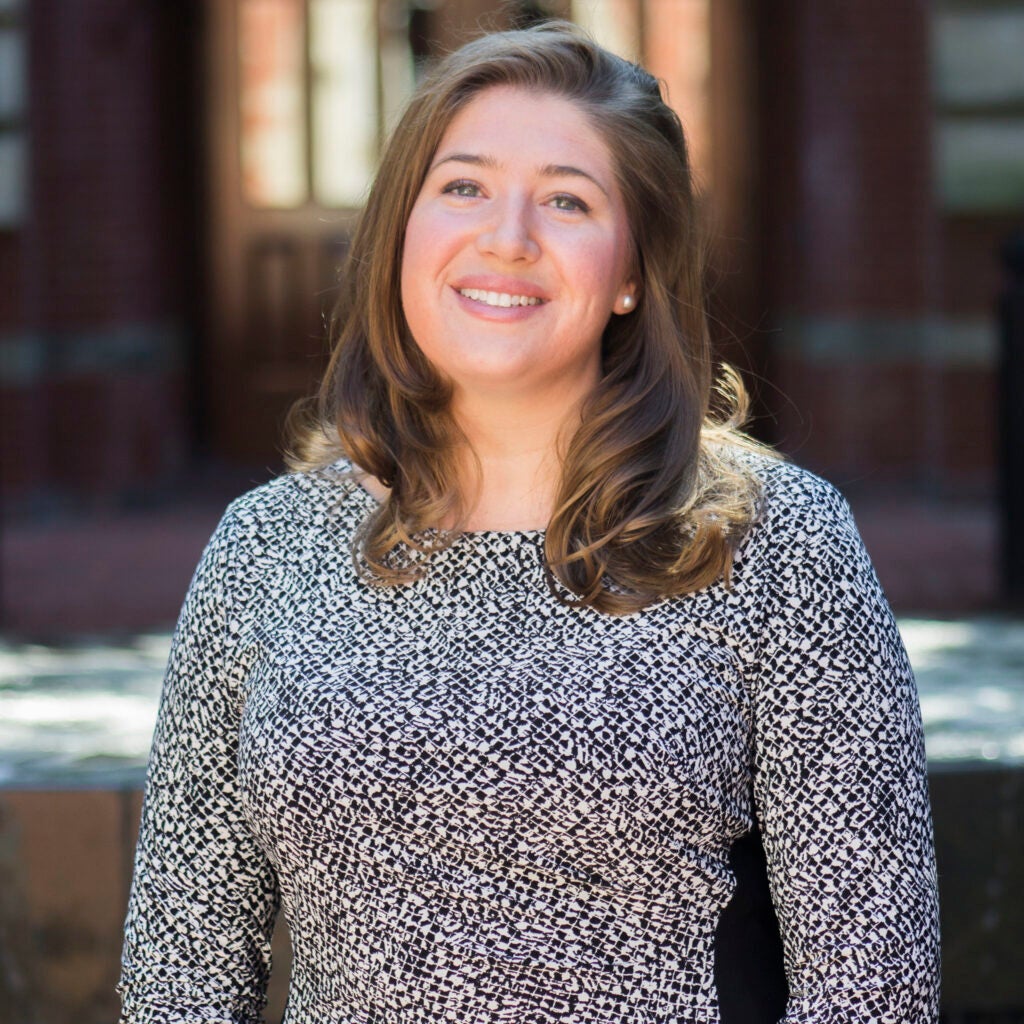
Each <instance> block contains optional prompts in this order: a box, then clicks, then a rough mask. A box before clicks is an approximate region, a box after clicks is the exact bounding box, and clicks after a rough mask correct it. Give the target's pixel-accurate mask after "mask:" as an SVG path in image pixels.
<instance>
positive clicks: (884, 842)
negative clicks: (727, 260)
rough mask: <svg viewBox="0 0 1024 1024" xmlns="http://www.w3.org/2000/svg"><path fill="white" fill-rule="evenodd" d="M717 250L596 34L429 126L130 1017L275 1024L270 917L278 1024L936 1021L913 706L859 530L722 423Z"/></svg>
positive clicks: (250, 538)
mask: <svg viewBox="0 0 1024 1024" xmlns="http://www.w3.org/2000/svg"><path fill="white" fill-rule="evenodd" d="M694 225H695V214H694V200H693V196H692V190H691V183H690V175H689V170H688V166H687V158H686V149H685V144H684V140H683V135H682V132H681V129H680V126H679V122H678V120H677V118H676V117H675V115H674V114H673V113H672V112H671V110H670V109H669V108H668V107H667V106H666V105H665V104H664V103H663V102H662V100H661V97H660V95H659V92H658V86H657V83H656V82H655V81H654V80H653V79H652V78H651V77H650V76H649V75H648V74H647V73H646V72H644V71H642V70H641V69H639V68H637V67H635V66H633V65H630V64H628V63H626V62H625V61H622V60H620V59H618V58H616V57H614V56H612V55H610V54H608V53H607V52H605V51H603V50H602V49H600V48H599V47H597V46H595V45H594V44H593V43H591V42H590V41H588V40H587V39H586V38H585V37H584V36H582V35H581V34H579V33H578V32H577V31H576V30H575V29H573V28H572V27H571V26H567V25H561V24H552V25H546V26H543V27H541V28H537V29H532V30H529V31H524V32H512V33H504V34H497V35H492V36H488V37H485V38H483V39H481V40H478V41H476V42H474V43H471V44H469V45H468V46H466V47H464V48H463V49H462V50H460V51H458V52H457V53H455V54H454V55H452V56H451V57H449V58H448V59H447V60H446V61H445V62H443V63H442V64H441V65H440V67H439V68H438V69H437V70H436V71H435V72H434V73H433V74H432V75H431V77H430V78H429V79H428V80H427V81H426V82H425V83H424V84H423V86H422V87H421V88H420V89H419V91H418V93H417V95H416V97H415V98H414V99H413V101H412V103H411V105H410V107H409V108H408V110H407V112H406V114H405V115H404V117H403V119H402V121H401V123H400V124H399V126H398V128H397V129H396V132H395V135H394V137H393V139H392V140H391V142H390V144H389V147H388V149H387V152H386V154H385V156H384V159H383V162H382V166H381V169H380V173H379V175H378V178H377V181H376V184H375V187H374V190H373V192H372V194H371V196H370V198H369V201H368V204H367V207H366V210H365V213H364V215H363V218H362V221H361V225H360V228H359V230H358V232H357V235H356V237H355V239H354V241H353V247H352V254H351V258H350V260H349V264H348V267H347V270H346V272H345V274H344V278H343V281H342V291H341V297H340V301H339V305H338V311H337V316H336V321H335V325H334V326H335V331H336V337H335V349H334V356H333V359H332V362H331V364H330V367H329V370H328V373H327V375H326V377H325V381H324V384H323V387H322V390H321V394H320V396H319V401H318V402H317V403H316V405H315V406H313V408H312V409H311V410H306V412H305V414H304V416H303V417H300V418H299V420H298V421H297V426H296V427H295V428H294V429H295V437H296V445H295V454H294V455H293V467H292V468H293V472H292V473H290V474H288V475H286V476H284V477H281V478H280V479H278V480H275V481H273V482H272V483H270V484H268V485H266V486H264V487H261V488H258V489H257V490H255V491H253V492H252V493H250V494H248V495H246V496H244V497H243V498H241V499H239V500H238V501H236V502H235V503H234V504H233V505H232V506H231V508H230V509H229V510H228V512H227V514H226V515H225V518H224V520H223V521H222V523H221V525H220V526H219V528H218V529H217V531H216V533H215V535H214V537H213V539H212V540H211V542H210V545H209V546H208V548H207V550H206V552H205V554H204V556H203V560H202V562H201V564H200V566H199V568H198V570H197V573H196V576H195V579H194V580H193V583H192V587H191V589H190V592H189V595H188V597H187V599H186V603H185V607H184V610H183V612H182V618H181V621H180V623H179V627H178V631H177V633H176V636H175V642H174V646H173V650H172V654H171V660H170V664H169V668H168V674H167V679H166V682H165V689H164V694H163V698H162V703H161V708H160V715H159V721H158V725H157V731H156V735H155V739H154V746H153V752H152V757H151V763H150V770H149V778H148V782H147V791H146V800H145V807H144V811H143V820H142V828H141V834H140V839H139V848H138V853H137V861H136V873H135V880H134V884H133V890H132V899H131V906H130V910H129V917H128V923H127V932H126V943H125V952H124V969H123V975H122V979H121V986H120V990H121V993H122V997H123V1003H124V1019H125V1020H127V1021H158V1020H159V1021H179V1020H182V1021H183V1020H233V1021H255V1020H258V1019H259V1015H260V1011H261V1009H262V1006H263V1000H264V996H263V991H264V986H265V982H266V978H267V974H268V971H269V935H270V931H271V928H272V924H273V920H274V916H275V913H276V911H277V907H278V903H279V901H280V902H281V903H282V904H283V907H284V910H285V913H286V915H287V918H288V923H289V927H290V932H291V937H292V943H293V949H294V964H293V973H292V978H291V987H290V994H289V1004H288V1014H287V1020H288V1021H289V1022H290V1024H320V1022H328V1021H330V1022H332V1024H369V1022H371V1021H373V1022H387V1024H392V1022H409V1024H412V1022H436V1021H453V1022H458V1024H485V1022H486V1024H495V1022H505V1021H515V1022H517V1024H525V1022H554V1021H568V1022H577V1024H627V1022H629V1024H669V1022H671V1024H690V1022H694V1024H695V1022H702V1024H708V1022H713V1021H724V1022H727V1024H735V1022H737V1021H744V1022H747V1021H769V1020H771V1021H776V1020H778V1019H779V1018H780V1017H784V1020H785V1021H786V1022H787V1024H797V1022H801V1024H838V1022H840V1021H842V1022H847V1021H850V1022H852V1021H858V1022H861V1021H865V1022H866V1021H872V1022H876V1021H879V1022H880V1021H892V1022H911V1021H913V1022H915V1024H919V1022H927V1021H934V1020H936V1019H937V1007H936V1003H937V995H936V992H937V962H938V951H937V921H936V897H935V876H934V865H933V854H932V848H931V829H930V819H929V809H928V799H927V789H926V777H925V762H924V753H923V746H922V740H921V728H920V718H919V711H918V706H917V699H916V695H915V690H914V683H913V678H912V676H911V673H910V669H909V666H908V664H907V661H906V657H905V654H904V652H903V648H902V645H901V643H900V640H899V636H898V634H897V632H896V628H895V626H894V624H893V620H892V617H891V614H890V612H889V610H888V607H887V605H886V603H885V599H884V597H883V596H882V594H881V592H880V590H879V587H878V583H877V581H876V579H875V576H874V574H873V571H872V569H871V566H870V563H869V562H868V559H867V556H866V555H865V553H864V550H863V547H862V545H861V543H860V540H859V538H858V536H857V533H856V530H855V528H854V526H853V524H852V521H851V519H850V516H849V510H848V508H847V507H846V505H845V503H844V502H843V500H842V499H841V498H840V497H839V496H838V495H837V494H836V492H835V491H834V490H833V489H832V488H831V487H829V486H828V485H827V484H825V483H824V482H822V481H821V480H819V479H817V478H816V477H813V476H811V475H810V474H808V473H805V472H802V471H800V470H799V469H796V468H794V467H793V466H791V465H788V464H787V463H785V462H783V461H781V460H778V459H774V458H771V457H769V456H768V455H766V454H765V453H763V452H761V451H759V450H758V449H757V447H756V446H755V445H753V444H752V443H750V442H749V441H746V440H744V438H743V437H742V435H740V434H739V433H738V431H737V430H736V423H737V422H738V417H739V416H740V415H741V412H742V409H741V406H742V402H741V399H740V395H741V388H740V385H739V383H738V381H737V380H736V379H735V378H734V377H727V378H726V379H725V382H724V384H723V385H721V386H720V388H719V398H720V400H721V402H720V404H724V405H725V406H726V407H727V415H726V417H725V418H724V419H713V418H711V417H710V416H709V411H708V410H709V403H710V401H711V395H712V390H713V389H712V377H711V361H710V356H709V351H708V342H707V331H706V326H705V322H704V315H703V302H702V295H701V260H700V246H699V242H698V238H697V232H696V229H695V226H694ZM730 417H731V418H730ZM353 556H354V557H353ZM759 831H760V833H762V834H763V848H764V851H765V854H766V863H767V873H768V883H769V885H770V890H771V895H772V901H773V903H774V908H775V911H776V912H777V915H778V931H777V932H776V931H774V927H775V926H774V922H773V921H772V922H771V928H770V929H769V930H768V932H766V931H765V930H764V915H763V914H761V913H760V911H759V907H758V903H757V893H756V881H757V869H758V851H759V849H760V846H759V843H758V840H757V837H758V833H759ZM761 870H762V872H763V867H762V868H761ZM751 886H753V887H752V888H751ZM748 890H749V891H748ZM769 909H770V908H769ZM779 933H781V938H782V942H783V946H784V951H785V969H786V981H787V982H788V998H787V995H786V990H785V987H782V988H781V989H780V988H779V987H778V986H776V985H775V984H774V982H773V978H772V963H771V961H772V958H773V955H774V954H775V950H774V948H773V945H772V943H773V941H774V942H775V943H777V941H778V934H779ZM766 935H767V938H765V936H766Z"/></svg>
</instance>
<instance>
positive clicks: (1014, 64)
mask: <svg viewBox="0 0 1024 1024" xmlns="http://www.w3.org/2000/svg"><path fill="white" fill-rule="evenodd" d="M934 40H935V62H934V71H935V88H936V94H937V95H938V97H939V101H940V103H942V104H944V105H946V106H954V105H956V106H959V105H971V104H998V103H1019V102H1021V101H1022V100H1024V10H1012V9H1010V10H991V11H959V12H956V13H944V14H940V15H938V17H936V19H935V35H934Z"/></svg>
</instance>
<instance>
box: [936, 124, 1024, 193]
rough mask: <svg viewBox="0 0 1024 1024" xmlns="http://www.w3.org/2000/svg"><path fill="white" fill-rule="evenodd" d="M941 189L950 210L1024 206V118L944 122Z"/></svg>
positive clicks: (940, 134)
mask: <svg viewBox="0 0 1024 1024" xmlns="http://www.w3.org/2000/svg"><path fill="white" fill-rule="evenodd" d="M938 158H939V188H940V192H941V196H942V203H943V206H944V207H945V208H946V209H948V210H992V211H997V210H1007V211H1012V210H1018V209H1020V207H1021V205H1022V204H1024V118H1020V119H1018V118H980V117H979V118H972V119H971V120H969V121H959V120H949V121H940V123H939V130H938Z"/></svg>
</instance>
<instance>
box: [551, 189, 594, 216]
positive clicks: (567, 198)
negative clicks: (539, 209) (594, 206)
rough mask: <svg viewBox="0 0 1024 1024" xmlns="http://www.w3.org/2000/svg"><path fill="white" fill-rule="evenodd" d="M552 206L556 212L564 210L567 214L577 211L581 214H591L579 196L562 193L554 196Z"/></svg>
mask: <svg viewBox="0 0 1024 1024" xmlns="http://www.w3.org/2000/svg"><path fill="white" fill-rule="evenodd" d="M551 205H552V206H553V207H554V208H555V209H556V210H564V211H565V212H566V213H574V212H576V211H579V212H580V213H589V212H590V207H589V206H587V204H586V203H585V202H583V200H582V199H580V198H579V196H573V195H569V193H568V192H560V193H559V194H558V195H557V196H553V197H552V199H551Z"/></svg>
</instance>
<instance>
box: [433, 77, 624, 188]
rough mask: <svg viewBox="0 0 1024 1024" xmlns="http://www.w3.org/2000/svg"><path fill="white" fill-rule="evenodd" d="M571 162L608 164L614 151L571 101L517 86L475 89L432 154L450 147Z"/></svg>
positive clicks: (586, 114)
mask: <svg viewBox="0 0 1024 1024" xmlns="http://www.w3.org/2000/svg"><path fill="white" fill-rule="evenodd" d="M453 151H454V152H465V153H472V154H474V155H482V156H498V155H507V156H509V157H512V158H521V159H529V158H531V157H534V156H538V155H539V156H541V157H542V158H543V159H544V160H545V161H548V160H556V161H557V162H570V161H569V160H568V157H570V156H575V158H576V159H575V160H574V161H571V162H577V161H578V160H579V158H580V157H581V156H582V157H585V158H587V159H589V160H591V161H594V162H596V163H598V164H600V165H602V166H603V167H604V168H607V169H609V170H610V169H611V167H612V166H613V156H612V153H611V151H610V150H609V148H608V146H607V144H606V143H605V141H604V139H603V138H602V136H601V134H600V132H599V131H598V130H597V128H596V126H595V124H594V121H593V119H592V117H591V115H590V114H589V112H588V111H586V110H585V109H584V108H583V107H582V106H581V105H580V104H579V103H577V102H576V101H575V100H572V99H569V98H568V97H566V96H562V95H559V94H558V93H553V92H547V91H544V90H539V89H527V88H524V87H522V86H512V85H495V86H490V87H489V88H486V89H482V90H481V91H480V92H478V93H476V94H475V95H474V96H473V97H472V99H470V100H469V101H468V102H467V103H466V104H465V105H464V106H463V107H462V108H461V109H460V110H459V111H458V112H457V113H456V114H455V116H454V117H453V118H452V120H451V121H450V122H449V124H448V127H447V129H446V130H445V132H444V134H443V135H442V137H441V141H440V143H439V144H438V147H437V151H436V153H435V159H443V158H444V157H445V156H447V155H450V153H451V152H453Z"/></svg>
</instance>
